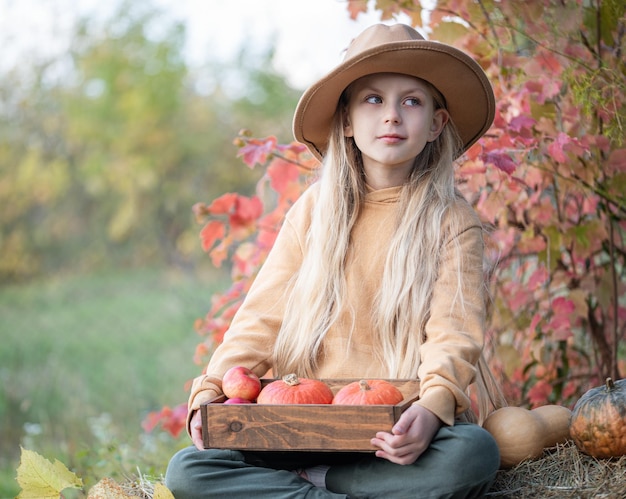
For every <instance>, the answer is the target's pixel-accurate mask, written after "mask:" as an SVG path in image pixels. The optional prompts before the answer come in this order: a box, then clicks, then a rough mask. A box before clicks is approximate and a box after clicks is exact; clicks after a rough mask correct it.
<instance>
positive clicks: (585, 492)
mask: <svg viewBox="0 0 626 499" xmlns="http://www.w3.org/2000/svg"><path fill="white" fill-rule="evenodd" d="M155 483H156V481H155V479H154V478H152V477H147V476H144V475H141V474H139V475H138V476H136V477H132V478H130V479H129V480H128V481H127V482H126V483H125V484H123V485H122V487H123V488H124V490H125V492H126V494H128V495H129V496H132V497H138V498H141V499H152V495H153V493H154V484H155ZM487 498H494V499H539V498H541V499H550V498H558V499H573V498H575V499H623V498H626V456H622V457H621V458H619V459H610V460H609V459H602V460H599V459H594V458H593V457H590V456H587V455H585V454H582V453H581V452H580V451H579V450H578V449H577V448H576V446H575V445H574V444H573V443H566V444H563V445H559V446H557V447H555V448H553V449H546V450H545V451H544V455H543V457H542V458H540V459H537V460H534V461H526V462H523V463H521V464H519V465H518V466H516V467H515V468H512V469H510V470H502V471H500V472H498V476H497V477H496V481H495V483H494V484H493V487H492V488H491V491H490V492H488V494H487Z"/></svg>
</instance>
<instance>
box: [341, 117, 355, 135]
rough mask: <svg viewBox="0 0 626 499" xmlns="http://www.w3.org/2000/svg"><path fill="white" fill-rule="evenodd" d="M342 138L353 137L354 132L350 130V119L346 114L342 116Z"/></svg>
mask: <svg viewBox="0 0 626 499" xmlns="http://www.w3.org/2000/svg"><path fill="white" fill-rule="evenodd" d="M343 136H344V137H354V131H353V130H352V125H351V124H350V118H349V117H348V115H347V114H345V115H344V119H343Z"/></svg>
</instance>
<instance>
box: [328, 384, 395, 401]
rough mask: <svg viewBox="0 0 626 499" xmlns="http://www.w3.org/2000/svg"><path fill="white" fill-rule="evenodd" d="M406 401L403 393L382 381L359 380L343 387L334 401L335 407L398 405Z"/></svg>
mask: <svg viewBox="0 0 626 499" xmlns="http://www.w3.org/2000/svg"><path fill="white" fill-rule="evenodd" d="M403 400H404V395H402V392H401V391H400V390H399V389H398V388H397V387H396V386H395V385H394V384H393V383H390V382H389V381H385V380H382V379H373V380H365V379H362V380H359V381H353V382H351V383H348V384H347V385H346V386H344V387H342V388H341V389H340V390H339V391H338V392H337V393H336V394H335V398H334V399H333V404H335V405H396V404H399V403H400V402H402V401H403Z"/></svg>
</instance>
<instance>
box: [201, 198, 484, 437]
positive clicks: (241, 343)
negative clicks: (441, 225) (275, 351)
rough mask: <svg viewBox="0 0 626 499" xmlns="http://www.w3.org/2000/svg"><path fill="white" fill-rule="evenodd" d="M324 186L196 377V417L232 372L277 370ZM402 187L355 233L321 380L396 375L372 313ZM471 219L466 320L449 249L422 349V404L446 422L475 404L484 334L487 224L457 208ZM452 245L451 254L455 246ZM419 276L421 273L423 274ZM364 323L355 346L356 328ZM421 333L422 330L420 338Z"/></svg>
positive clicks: (291, 220) (467, 223) (307, 201)
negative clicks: (285, 321) (386, 361)
mask: <svg viewBox="0 0 626 499" xmlns="http://www.w3.org/2000/svg"><path fill="white" fill-rule="evenodd" d="M316 193H317V188H316V187H315V186H313V187H311V188H309V189H308V190H307V191H306V192H305V193H304V194H303V195H302V196H301V198H300V199H299V200H298V201H297V202H296V203H295V204H294V206H293V207H292V209H291V210H290V211H289V213H288V214H287V217H286V219H285V222H284V224H283V227H282V229H281V231H280V233H279V235H278V238H277V240H276V243H275V245H274V247H273V249H272V251H271V252H270V255H269V256H268V259H267V261H266V262H265V264H264V266H263V268H262V269H261V270H260V272H259V274H258V276H257V278H256V280H255V282H254V283H253V285H252V287H251V289H250V291H249V293H248V295H247V297H246V299H245V301H244V303H243V304H242V306H241V307H240V309H239V311H238V312H237V314H236V315H235V317H234V319H233V321H232V324H231V326H230V329H229V330H228V332H227V333H226V335H225V336H224V341H223V343H222V344H221V345H220V346H219V347H218V348H217V349H216V351H215V353H214V354H213V356H212V358H211V360H210V362H209V365H208V367H207V369H206V375H203V376H200V377H198V378H196V379H195V380H194V382H193V385H192V388H191V394H190V398H189V409H190V411H189V412H190V415H191V413H192V411H194V410H196V409H198V408H199V407H200V405H201V404H202V403H203V402H205V401H207V400H209V399H211V398H214V397H215V396H217V395H219V394H221V389H220V387H221V378H222V376H223V374H224V373H225V372H226V370H227V369H228V368H230V367H232V366H236V365H241V366H247V367H249V368H250V369H252V370H253V371H254V372H255V373H256V374H258V375H259V376H262V375H264V374H265V373H266V372H267V371H268V370H269V369H270V368H271V367H272V365H271V363H270V359H271V354H272V346H273V343H274V340H275V337H276V334H277V332H278V329H279V327H280V324H281V317H282V315H283V310H284V309H283V307H284V301H285V300H284V298H283V297H282V296H283V292H284V289H285V285H286V283H287V282H288V280H289V279H290V277H291V276H292V275H293V274H294V272H296V270H297V269H298V266H299V265H300V263H301V261H302V251H303V247H304V240H305V234H306V232H307V228H308V227H309V224H310V217H311V211H312V207H313V205H314V203H315V200H316ZM398 196H399V188H390V189H382V190H378V191H373V192H370V193H368V195H367V198H366V202H365V206H364V209H363V211H362V214H361V215H360V218H359V220H358V221H357V224H356V226H355V228H354V229H353V233H352V243H353V249H354V251H352V252H351V256H350V258H349V259H348V265H347V269H346V272H347V286H348V294H349V297H348V298H349V299H348V300H347V301H348V304H347V306H346V309H351V310H353V311H354V313H350V314H349V313H348V312H347V311H346V312H345V313H344V314H343V315H342V317H343V319H342V320H341V321H340V323H338V324H336V325H335V326H334V327H333V328H332V330H330V331H329V333H328V335H327V337H326V339H325V340H324V345H323V350H324V352H325V355H324V357H323V359H322V360H321V361H320V365H319V370H318V372H317V373H315V374H316V377H317V378H376V377H386V370H385V366H383V365H381V364H380V363H379V362H378V361H377V360H376V357H375V356H374V355H372V347H371V345H372V334H373V331H372V329H371V311H372V309H373V301H374V298H375V296H376V292H377V289H378V286H379V284H380V279H381V275H382V270H383V263H384V252H385V249H386V248H385V245H384V241H386V240H389V238H390V237H391V232H392V230H393V228H394V223H393V221H394V217H395V208H396V204H397V201H398ZM454 209H455V210H458V215H459V218H460V219H461V220H462V223H461V229H460V230H459V233H458V234H457V235H456V236H455V237H456V238H458V241H459V243H460V247H461V252H462V255H463V262H462V264H461V268H462V273H463V276H462V279H463V283H464V290H463V291H464V298H465V310H464V313H463V314H461V312H460V311H459V310H458V307H456V308H453V307H452V306H451V305H452V301H453V298H454V295H455V292H456V286H457V277H458V275H457V270H456V269H457V265H456V264H455V263H454V262H453V261H451V260H452V259H454V258H455V256H454V252H453V251H452V250H451V249H450V250H445V251H444V255H443V258H444V260H443V263H442V266H441V271H440V275H439V277H438V280H437V282H436V284H435V289H434V291H433V297H432V304H431V317H430V319H429V320H428V323H427V325H426V336H427V338H426V341H425V342H424V343H423V344H422V346H421V349H420V356H421V364H420V367H419V373H418V375H419V379H420V398H419V400H418V401H417V402H416V403H417V404H420V405H422V406H424V407H426V408H427V409H429V410H430V411H432V412H433V413H434V414H436V415H437V416H438V417H439V418H440V419H441V420H442V421H443V422H444V423H445V424H448V425H452V424H454V419H455V416H456V415H459V414H460V413H462V412H463V411H465V410H466V409H467V408H468V407H469V403H470V401H469V398H468V396H467V394H466V389H467V387H468V385H469V384H470V383H471V382H472V381H473V380H474V377H475V374H476V367H475V366H476V363H477V361H478V358H479V355H480V352H481V349H482V346H483V336H484V321H485V318H484V316H485V308H484V295H483V273H482V256H483V239H482V230H481V227H480V222H479V221H478V218H477V216H476V214H475V213H474V211H473V210H472V208H471V206H470V205H469V204H468V203H466V202H464V201H458V202H457V203H456V205H455V207H454ZM451 246H452V245H451V244H450V243H449V242H448V243H447V245H446V248H451ZM416 277H417V276H416ZM352 321H354V330H353V333H352V338H351V341H349V342H348V328H349V325H350V323H351V322H352ZM416 334H417V331H416Z"/></svg>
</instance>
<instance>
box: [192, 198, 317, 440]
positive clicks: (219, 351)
mask: <svg viewBox="0 0 626 499" xmlns="http://www.w3.org/2000/svg"><path fill="white" fill-rule="evenodd" d="M307 192H308V191H307ZM309 198H310V194H309V195H307V193H305V194H303V196H301V197H300V199H299V200H298V202H296V204H294V206H293V207H292V209H291V210H290V212H289V213H288V215H287V218H286V219H285V222H284V223H283V225H282V227H281V229H280V231H279V233H278V236H277V238H276V241H275V243H274V246H273V247H272V249H271V251H270V253H269V254H268V256H267V259H266V261H265V263H264V264H263V266H262V267H261V269H260V270H259V273H258V275H257V277H256V279H255V280H254V282H253V284H252V286H251V287H250V290H249V291H248V294H247V295H246V298H245V299H244V302H243V303H242V305H241V307H240V308H239V310H238V311H237V313H236V314H235V316H234V317H233V320H232V322H231V324H230V327H229V329H228V331H227V332H226V333H225V335H224V340H223V341H222V343H221V344H220V345H219V346H218V347H217V348H216V349H215V352H214V353H213V355H212V356H211V359H210V361H209V364H208V366H207V368H206V374H204V375H202V376H199V377H197V378H196V379H195V380H194V381H193V383H192V387H191V393H190V395H189V401H188V409H189V416H188V420H187V428H188V429H189V421H190V419H191V415H192V413H193V411H195V410H197V409H198V408H199V407H200V405H202V404H203V403H204V402H207V401H208V400H210V399H212V398H215V397H216V396H218V395H221V394H222V389H221V386H222V382H221V380H222V377H223V375H224V373H225V372H226V371H227V370H228V369H229V368H230V367H233V366H246V367H248V368H250V369H251V370H252V371H254V372H255V373H256V374H257V375H258V376H263V375H264V374H265V373H267V371H268V370H269V369H270V368H271V356H272V352H273V347H274V341H275V338H276V335H277V334H278V330H279V329H280V326H281V323H282V318H283V313H284V304H285V300H286V298H285V296H284V295H285V291H286V289H287V286H288V284H289V281H290V280H291V278H292V276H293V275H294V273H295V272H296V271H297V270H298V268H299V267H300V264H301V261H302V244H301V236H300V234H299V233H298V231H297V230H296V227H298V226H301V222H302V220H303V219H305V218H306V217H307V216H308V215H307V213H308V207H309V202H307V200H308V199H309Z"/></svg>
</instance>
